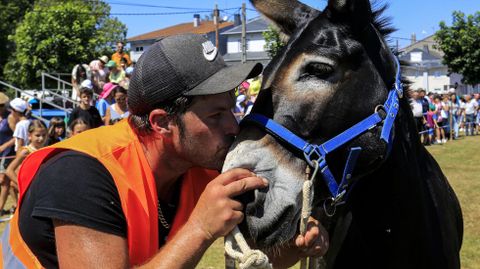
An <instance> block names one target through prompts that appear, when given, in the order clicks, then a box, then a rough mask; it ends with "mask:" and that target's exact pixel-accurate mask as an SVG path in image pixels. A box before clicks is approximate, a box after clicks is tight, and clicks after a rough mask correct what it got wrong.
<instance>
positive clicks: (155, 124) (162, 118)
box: [148, 108, 171, 135]
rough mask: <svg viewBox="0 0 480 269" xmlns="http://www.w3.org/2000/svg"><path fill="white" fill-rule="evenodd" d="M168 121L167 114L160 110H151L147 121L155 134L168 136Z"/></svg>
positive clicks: (169, 130)
mask: <svg viewBox="0 0 480 269" xmlns="http://www.w3.org/2000/svg"><path fill="white" fill-rule="evenodd" d="M170 120H171V117H170V116H169V115H168V113H167V112H166V111H165V110H163V109H160V108H157V109H154V110H152V112H150V115H149V116H148V121H149V122H150V126H151V127H152V130H153V131H154V132H155V133H158V134H164V135H165V134H170V133H171V129H170Z"/></svg>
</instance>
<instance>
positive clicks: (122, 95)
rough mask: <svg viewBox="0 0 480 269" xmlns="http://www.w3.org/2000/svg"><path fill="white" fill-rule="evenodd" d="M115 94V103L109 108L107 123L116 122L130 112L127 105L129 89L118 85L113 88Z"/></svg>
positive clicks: (106, 117) (106, 116)
mask: <svg viewBox="0 0 480 269" xmlns="http://www.w3.org/2000/svg"><path fill="white" fill-rule="evenodd" d="M113 96H114V99H115V103H113V104H112V105H110V106H109V107H108V109H107V113H106V115H105V125H111V124H115V123H116V122H118V121H120V120H122V119H124V118H126V117H128V115H129V114H130V113H129V112H128V107H127V90H125V89H124V88H122V87H120V86H118V87H116V88H115V89H114V90H113Z"/></svg>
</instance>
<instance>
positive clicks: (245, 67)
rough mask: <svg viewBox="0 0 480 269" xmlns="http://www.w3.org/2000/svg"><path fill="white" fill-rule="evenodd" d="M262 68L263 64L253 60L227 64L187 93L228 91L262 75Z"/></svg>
mask: <svg viewBox="0 0 480 269" xmlns="http://www.w3.org/2000/svg"><path fill="white" fill-rule="evenodd" d="M262 70H263V66H262V64H260V63H252V62H251V63H244V64H237V65H232V66H226V67H224V68H222V69H220V71H218V72H217V73H215V74H213V75H212V76H211V77H209V78H208V79H206V80H204V81H203V82H202V83H200V84H198V85H197V86H195V87H194V88H193V89H191V90H190V91H188V92H186V93H185V95H211V94H218V93H224V92H228V91H231V90H233V89H234V88H235V87H237V86H238V85H240V84H241V83H242V82H243V81H245V80H247V79H249V78H253V77H256V76H258V75H260V73H262Z"/></svg>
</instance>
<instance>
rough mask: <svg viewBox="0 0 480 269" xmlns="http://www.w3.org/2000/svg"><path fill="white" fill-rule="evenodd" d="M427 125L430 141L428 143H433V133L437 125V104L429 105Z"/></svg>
mask: <svg viewBox="0 0 480 269" xmlns="http://www.w3.org/2000/svg"><path fill="white" fill-rule="evenodd" d="M425 118H426V125H427V128H426V129H427V130H428V141H426V145H431V144H433V133H434V131H435V129H436V128H437V127H438V126H437V119H436V118H437V114H436V111H435V105H433V104H430V105H429V107H428V111H427V115H426V117H425Z"/></svg>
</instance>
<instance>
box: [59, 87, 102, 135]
mask: <svg viewBox="0 0 480 269" xmlns="http://www.w3.org/2000/svg"><path fill="white" fill-rule="evenodd" d="M92 97H93V90H91V89H89V88H81V89H80V105H79V106H77V107H76V108H75V109H73V111H72V113H71V114H70V119H69V120H68V125H69V126H70V125H71V124H72V122H73V121H74V120H75V119H77V118H83V119H84V120H85V121H86V122H87V123H88V125H89V126H91V127H92V128H97V127H100V126H101V125H103V122H102V117H101V116H100V113H99V112H98V110H97V109H96V108H95V107H94V106H91V105H90V104H91V101H92Z"/></svg>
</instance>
